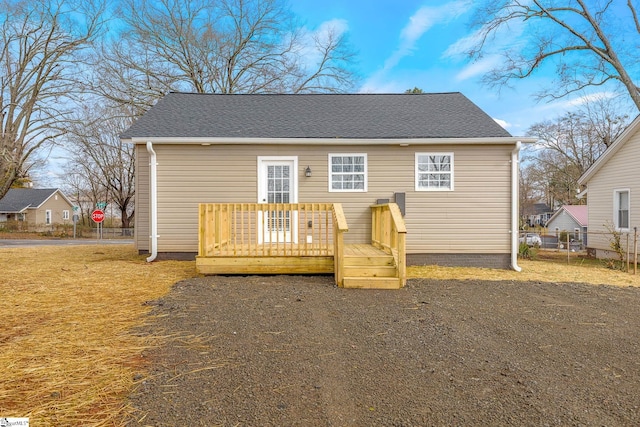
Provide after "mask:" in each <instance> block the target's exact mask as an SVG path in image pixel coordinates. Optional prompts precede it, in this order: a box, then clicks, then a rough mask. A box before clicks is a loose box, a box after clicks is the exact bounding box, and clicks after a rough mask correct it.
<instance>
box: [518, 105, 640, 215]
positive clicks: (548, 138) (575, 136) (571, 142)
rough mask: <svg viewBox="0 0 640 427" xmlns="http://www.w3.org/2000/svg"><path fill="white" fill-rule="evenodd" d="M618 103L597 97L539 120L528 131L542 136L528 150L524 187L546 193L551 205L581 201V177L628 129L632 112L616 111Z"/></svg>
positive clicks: (523, 189)
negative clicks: (554, 115)
mask: <svg viewBox="0 0 640 427" xmlns="http://www.w3.org/2000/svg"><path fill="white" fill-rule="evenodd" d="M614 106H615V104H612V103H609V102H608V101H607V100H596V101H592V102H591V103H588V104H585V105H584V106H583V107H582V108H581V109H579V110H576V111H571V112H567V113H565V114H563V115H562V116H559V117H557V118H556V119H555V120H547V121H544V122H540V123H536V124H534V125H533V126H531V128H530V129H529V131H528V133H529V134H531V135H536V136H537V137H539V138H540V140H539V141H538V143H537V144H536V145H535V146H533V147H531V148H526V149H525V150H524V156H523V162H524V163H525V164H528V166H526V167H525V169H524V170H525V171H526V174H525V177H526V181H522V180H521V184H522V183H523V182H524V183H526V186H523V185H521V191H523V192H525V193H528V194H531V190H532V188H531V187H537V190H538V191H541V192H542V193H544V200H545V202H546V203H547V204H549V206H552V207H553V206H554V205H564V204H574V203H576V202H577V199H576V191H577V190H578V188H579V186H578V183H577V182H578V178H580V176H582V174H583V173H584V172H586V170H587V169H588V168H589V167H590V166H591V165H592V164H593V163H594V162H595V161H596V160H597V159H598V157H599V156H600V155H601V154H602V153H603V152H604V151H605V150H606V149H607V147H608V146H609V145H611V143H612V142H613V141H614V140H615V139H616V138H617V137H618V136H619V135H620V134H621V133H622V132H623V131H624V129H625V127H626V125H627V123H628V119H629V118H628V116H625V115H621V114H619V113H616V110H615V109H614Z"/></svg>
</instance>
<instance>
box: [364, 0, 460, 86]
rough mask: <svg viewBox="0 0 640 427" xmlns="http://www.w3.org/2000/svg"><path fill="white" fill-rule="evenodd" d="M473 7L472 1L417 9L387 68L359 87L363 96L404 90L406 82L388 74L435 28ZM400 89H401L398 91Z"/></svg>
mask: <svg viewBox="0 0 640 427" xmlns="http://www.w3.org/2000/svg"><path fill="white" fill-rule="evenodd" d="M471 5H472V1H471V0H455V1H452V2H450V3H447V4H444V5H442V6H439V7H429V6H424V7H421V8H420V9H418V10H417V11H416V12H415V13H414V14H413V15H411V17H409V21H408V22H407V24H406V25H405V26H404V28H403V29H402V30H401V31H400V36H399V42H398V46H397V47H396V50H395V51H393V53H392V54H391V55H390V56H389V57H388V58H387V59H386V60H385V62H384V66H383V67H382V68H381V69H380V70H379V71H377V72H375V73H374V74H373V75H371V76H370V77H369V78H368V79H367V81H366V82H364V84H363V85H362V87H361V88H360V92H362V93H391V92H397V91H398V90H405V89H406V87H404V86H406V83H401V82H398V81H395V82H394V81H392V80H391V79H390V78H389V76H388V73H389V72H390V71H391V70H392V69H393V68H395V67H396V66H397V65H398V63H400V61H401V60H402V58H404V57H405V56H408V55H411V54H412V53H413V51H414V50H415V47H416V43H417V42H418V41H419V40H420V39H421V38H422V36H423V35H424V34H425V33H427V32H428V31H429V30H430V29H431V28H432V27H434V26H435V25H440V24H446V23H448V22H450V21H452V20H454V19H456V18H457V17H459V16H460V15H462V14H464V13H467V11H468V10H469V9H470V7H471ZM398 88H400V89H398Z"/></svg>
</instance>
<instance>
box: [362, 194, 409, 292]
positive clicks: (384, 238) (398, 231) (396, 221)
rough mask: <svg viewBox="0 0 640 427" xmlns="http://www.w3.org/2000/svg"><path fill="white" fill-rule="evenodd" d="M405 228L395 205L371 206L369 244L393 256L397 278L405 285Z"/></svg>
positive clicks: (398, 209)
mask: <svg viewBox="0 0 640 427" xmlns="http://www.w3.org/2000/svg"><path fill="white" fill-rule="evenodd" d="M406 234H407V228H406V226H405V223H404V219H403V218H402V213H401V212H400V208H399V207H398V205H396V204H395V203H387V204H383V205H373V206H371V244H372V245H373V246H375V247H377V248H380V249H382V250H383V251H385V252H386V253H388V254H390V255H393V258H394V260H395V262H396V267H397V269H398V278H399V279H400V280H402V283H401V286H404V285H405V282H406V277H407V261H406V259H407V258H406Z"/></svg>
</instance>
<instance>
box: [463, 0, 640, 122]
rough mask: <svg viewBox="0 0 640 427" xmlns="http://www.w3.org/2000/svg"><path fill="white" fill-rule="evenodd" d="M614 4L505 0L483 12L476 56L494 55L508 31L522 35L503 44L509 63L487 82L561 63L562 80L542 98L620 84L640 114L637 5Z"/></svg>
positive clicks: (523, 75) (629, 0)
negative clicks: (494, 48) (499, 38)
mask: <svg viewBox="0 0 640 427" xmlns="http://www.w3.org/2000/svg"><path fill="white" fill-rule="evenodd" d="M621 3H622V2H616V1H612V0H607V1H597V2H587V1H586V0H547V1H544V0H531V1H528V0H527V1H525V0H501V1H497V2H496V1H487V2H486V3H484V4H483V6H482V7H481V8H479V13H478V17H477V25H479V27H480V28H479V31H478V33H477V34H476V35H477V43H476V44H475V46H474V47H473V48H472V49H470V50H469V53H470V55H472V56H473V57H475V58H480V57H481V56H482V55H484V54H487V53H488V52H489V51H491V49H492V46H494V45H493V41H495V36H496V35H497V34H499V33H500V32H502V31H507V30H508V31H510V32H511V33H512V34H513V33H517V32H521V33H522V36H521V37H520V38H519V39H517V40H516V42H514V41H513V39H512V38H510V40H511V43H510V46H508V47H505V46H500V50H501V52H502V55H503V56H504V58H503V59H504V60H503V61H502V63H501V65H500V66H498V67H497V68H495V69H493V70H492V71H491V72H489V73H488V74H487V75H486V77H485V81H486V82H488V83H490V84H497V85H503V84H507V83H508V82H509V81H511V80H513V79H523V78H527V77H529V76H531V75H532V74H534V73H535V72H536V71H537V70H539V69H541V68H543V67H545V66H547V65H551V64H553V65H555V68H556V74H557V81H555V82H553V84H552V86H550V87H548V88H545V89H544V90H543V91H541V92H540V93H539V94H538V96H539V97H540V98H552V99H553V98H559V97H563V96H566V95H568V94H571V93H574V92H576V91H580V90H583V89H585V88H587V87H597V86H603V85H605V84H607V83H609V82H613V83H618V84H619V85H621V87H622V88H623V89H624V92H626V93H628V95H629V97H630V98H631V100H632V101H633V103H634V104H635V105H636V107H637V108H638V109H639V110H640V88H639V87H638V80H637V75H636V78H635V79H634V77H633V75H634V73H635V72H637V69H636V68H635V67H636V65H637V63H638V60H639V59H640V58H639V56H638V49H637V45H638V42H639V41H640V22H639V20H638V15H637V5H635V4H634V1H632V0H627V3H626V5H623V4H621Z"/></svg>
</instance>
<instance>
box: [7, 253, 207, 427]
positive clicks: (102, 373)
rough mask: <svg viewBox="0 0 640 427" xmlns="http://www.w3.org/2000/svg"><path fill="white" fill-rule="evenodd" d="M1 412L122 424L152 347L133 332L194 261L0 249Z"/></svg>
mask: <svg viewBox="0 0 640 427" xmlns="http://www.w3.org/2000/svg"><path fill="white" fill-rule="evenodd" d="M0 272H1V275H0V292H1V294H2V301H0V312H1V313H2V328H1V329H0V348H1V351H0V415H2V416H5V417H6V416H9V417H29V418H30V420H31V422H32V423H33V425H38V426H47V425H49V426H63V425H64V426H68V425H83V426H87V425H94V426H103V425H119V423H121V422H122V418H123V415H124V414H125V412H126V411H128V408H127V407H125V406H124V403H123V402H125V400H124V399H123V397H124V396H126V395H127V394H128V393H129V392H130V391H131V389H132V387H133V386H134V376H135V375H136V372H139V370H140V369H141V368H143V360H141V357H140V355H141V352H142V350H143V349H144V348H145V347H148V346H151V345H153V344H154V343H153V342H151V341H150V339H149V338H145V337H140V336H136V335H135V334H133V333H132V329H133V328H134V327H135V326H138V325H141V323H142V322H143V320H144V318H143V316H144V314H145V313H147V312H148V311H149V310H150V306H148V305H144V302H145V301H148V300H153V299H156V298H158V297H160V296H162V295H164V294H166V293H167V292H168V290H169V288H170V286H171V285H172V284H174V283H176V282H177V281H179V280H181V279H184V278H187V277H192V276H194V275H195V264H194V263H193V262H177V261H171V262H158V263H152V264H147V263H146V262H145V260H144V257H142V256H138V255H137V253H136V252H135V250H134V249H133V247H132V246H131V245H117V246H111V245H109V246H106V245H102V246H98V245H93V246H68V247H39V248H21V249H0Z"/></svg>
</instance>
